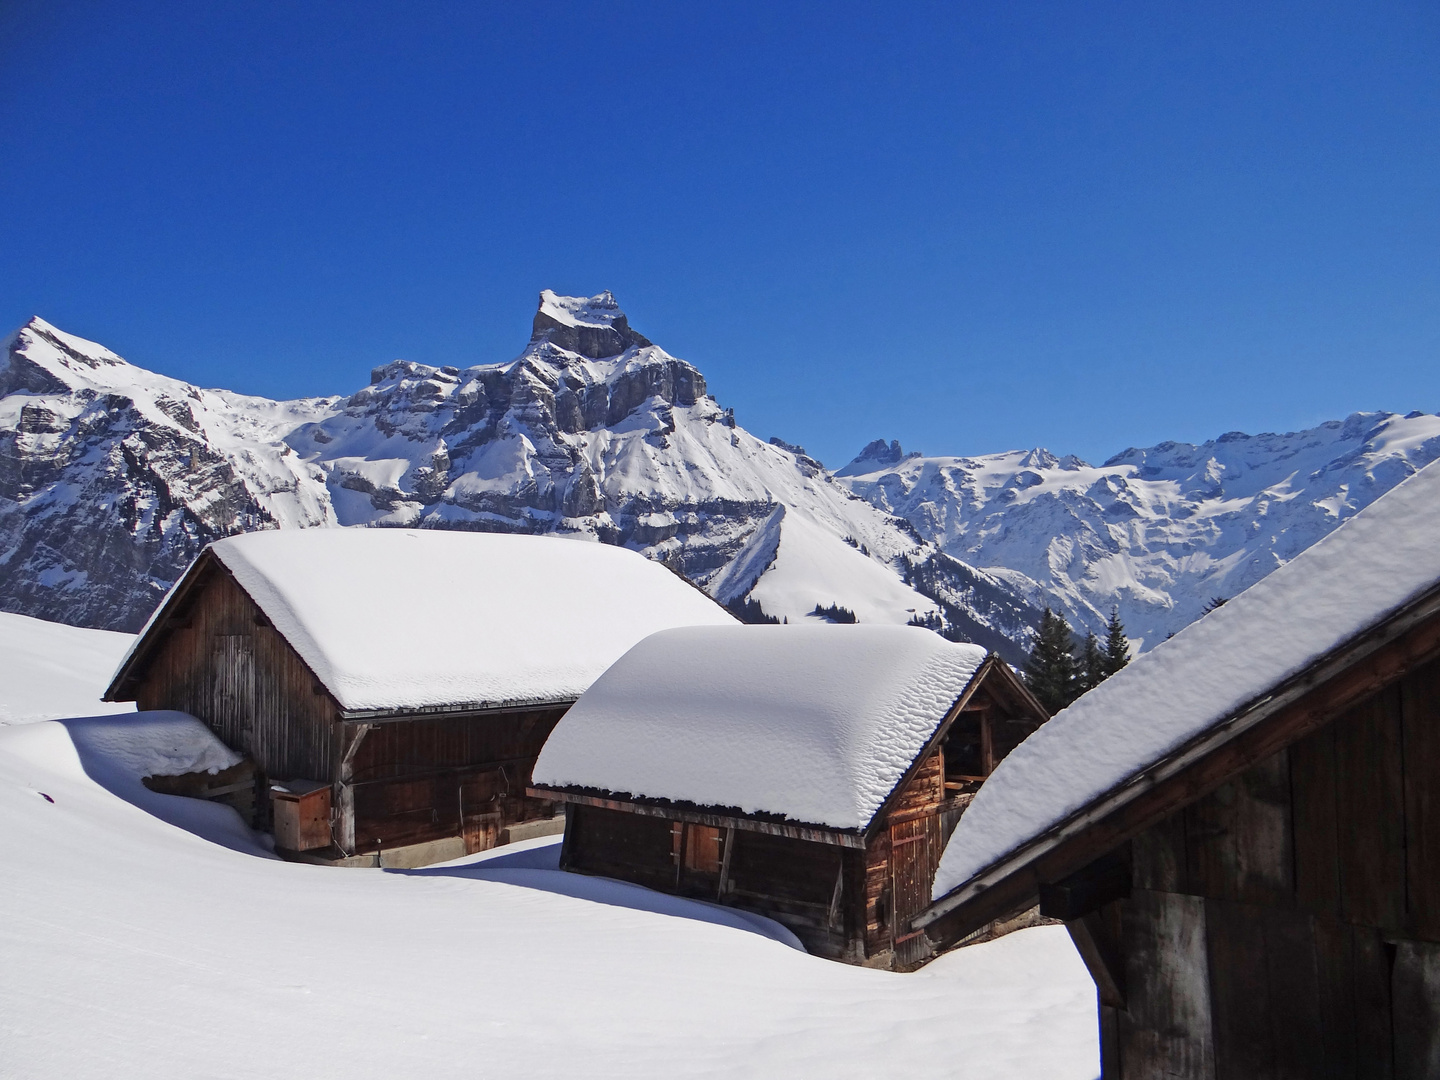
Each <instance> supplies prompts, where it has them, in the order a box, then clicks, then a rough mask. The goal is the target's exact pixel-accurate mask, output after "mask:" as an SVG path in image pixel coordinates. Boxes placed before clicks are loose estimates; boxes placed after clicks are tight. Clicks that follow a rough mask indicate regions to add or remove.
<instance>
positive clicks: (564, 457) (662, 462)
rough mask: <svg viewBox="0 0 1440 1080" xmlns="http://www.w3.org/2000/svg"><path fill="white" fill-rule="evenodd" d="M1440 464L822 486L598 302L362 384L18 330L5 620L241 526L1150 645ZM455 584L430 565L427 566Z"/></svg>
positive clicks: (1410, 439) (978, 462)
mask: <svg viewBox="0 0 1440 1080" xmlns="http://www.w3.org/2000/svg"><path fill="white" fill-rule="evenodd" d="M1436 456H1440V418H1437V417H1435V416H1428V415H1422V414H1411V415H1410V416H1405V417H1401V416H1396V415H1391V414H1384V413H1357V414H1356V415H1355V416H1352V417H1351V418H1350V419H1349V420H1347V421H1344V422H1343V423H1342V422H1336V423H1331V424H1324V425H1321V426H1320V427H1318V428H1315V429H1313V430H1311V431H1303V432H1296V433H1293V434H1289V435H1259V436H1253V437H1252V436H1246V435H1240V434H1238V433H1232V434H1230V435H1225V436H1222V437H1221V438H1219V439H1217V440H1215V441H1213V442H1210V443H1206V444H1204V445H1202V446H1190V445H1188V444H1178V443H1162V444H1161V445H1160V446H1157V447H1152V448H1150V449H1147V450H1127V451H1125V452H1124V453H1122V454H1119V455H1117V456H1116V457H1115V458H1112V459H1111V460H1110V461H1108V462H1106V464H1105V465H1103V466H1100V467H1093V466H1090V465H1087V464H1086V463H1085V462H1083V461H1080V460H1078V459H1076V458H1073V457H1067V458H1056V457H1054V456H1053V455H1051V454H1050V453H1048V452H1047V451H1045V450H1038V449H1037V450H1030V451H1024V452H1021V451H1014V452H1010V453H1004V454H994V455H988V456H985V457H976V458H926V457H920V456H918V455H914V454H912V455H906V454H905V453H904V452H903V451H902V450H901V448H900V445H899V444H898V443H894V442H892V443H885V442H876V443H872V444H871V445H870V446H868V447H866V448H865V450H864V451H863V452H862V453H861V455H860V456H859V457H857V458H856V459H855V461H852V462H851V463H850V464H849V465H847V466H846V467H845V468H843V469H841V470H839V472H838V473H830V472H828V471H826V470H825V469H824V468H823V467H822V466H821V465H820V463H819V462H817V461H815V460H814V459H813V458H811V457H809V456H807V455H806V454H805V452H804V451H803V450H802V449H801V448H800V447H797V446H792V445H790V444H788V443H785V442H783V441H782V440H779V439H771V440H770V441H769V442H765V441H762V440H761V439H759V438H757V437H756V436H754V435H752V434H750V433H749V432H748V431H746V430H745V429H744V428H743V427H741V426H739V425H738V424H737V423H736V422H735V417H734V415H733V413H732V412H731V411H729V410H727V409H723V408H722V407H721V406H720V405H719V404H718V403H717V402H716V401H715V399H714V398H713V397H711V396H710V395H709V394H708V393H707V392H706V385H705V378H704V376H703V375H701V373H700V372H699V371H697V370H696V369H695V368H694V367H693V366H691V365H690V364H688V363H687V362H685V361H684V360H680V359H677V358H676V357H674V356H671V355H670V354H669V353H667V352H665V351H664V350H663V349H662V348H660V347H658V346H656V345H654V344H652V343H651V342H650V341H649V340H648V339H647V338H645V337H643V336H641V335H640V334H639V333H637V332H636V331H635V330H634V329H632V328H631V327H630V325H629V322H628V320H627V319H626V317H625V315H624V313H623V312H622V311H621V310H620V308H619V307H618V305H617V304H616V303H615V299H614V297H613V296H611V295H610V294H609V293H601V294H600V295H598V296H593V297H590V298H588V299H587V298H580V297H565V296H558V295H556V294H555V293H552V292H549V291H546V292H544V293H542V294H541V295H540V303H539V307H538V310H537V311H536V314H535V319H534V329H533V333H532V335H531V338H530V341H529V343H528V344H527V345H526V346H525V348H524V349H523V351H522V352H521V353H520V355H519V356H518V357H516V358H515V359H514V360H511V361H509V362H507V363H499V364H481V365H478V366H475V367H469V368H464V369H461V368H455V367H439V368H436V367H429V366H426V365H424V364H418V363H412V362H409V361H404V360H397V361H394V362H393V363H390V364H387V365H385V366H383V367H380V368H376V369H375V370H374V371H372V372H371V376H370V385H369V386H366V387H365V388H364V389H362V390H360V391H358V392H356V393H354V394H352V395H350V396H349V397H327V398H307V399H302V400H297V401H282V402H277V401H270V400H267V399H265V398H257V397H247V396H244V395H240V394H234V393H230V392H227V391H223V390H202V389H200V388H198V387H195V386H191V385H189V384H188V383H184V382H181V381H179V380H176V379H171V378H167V377H165V376H162V375H158V374H155V373H154V372H150V371H147V370H145V369H144V368H141V367H137V366H135V365H133V364H130V363H127V362H126V361H125V360H123V359H121V358H120V357H119V356H116V355H115V354H114V353H113V352H111V351H110V350H108V349H106V348H104V347H103V346H101V345H97V344H95V343H94V342H90V341H85V340H84V339H82V338H77V337H74V336H72V335H69V334H66V333H63V332H61V331H60V330H57V329H56V328H55V327H53V326H51V325H50V324H48V323H46V322H44V321H43V320H41V319H38V318H37V319H34V320H32V321H31V322H30V323H28V324H27V325H26V326H25V327H23V328H22V329H21V330H20V331H18V332H17V333H16V334H15V335H14V336H13V337H12V338H11V339H10V341H9V342H8V343H7V345H6V347H5V352H4V356H3V365H0V610H6V611H13V612H20V613H23V614H28V615H35V616H39V617H42V618H46V619H50V620H54V621H59V622H68V623H73V624H77V625H83V626H92V627H103V628H107V629H119V630H134V629H137V628H138V627H139V626H140V625H141V623H143V621H144V619H145V617H146V616H147V615H148V614H149V612H150V611H151V610H152V609H153V607H154V606H155V604H156V603H157V602H158V601H159V599H160V598H161V597H162V596H163V594H164V592H165V590H166V589H168V588H169V586H170V585H171V583H173V582H174V581H175V580H176V578H177V577H178V576H179V574H180V572H181V571H182V570H183V569H184V568H185V566H186V565H187V564H188V563H189V561H190V560H191V559H192V558H193V557H194V556H195V554H196V553H197V552H198V551H199V550H200V549H201V548H202V547H203V546H204V545H205V544H207V543H209V542H210V541H212V540H214V539H217V538H219V537H222V536H228V535H232V534H234V533H238V532H244V531H248V530H253V529H267V528H309V527H317V526H320V527H327V526H328V527H334V526H408V527H420V528H458V529H485V530H496V531H507V532H535V533H539V532H571V533H577V534H581V535H587V536H591V537H593V538H595V539H597V540H600V541H603V542H606V543H614V544H624V545H627V546H629V547H632V548H635V549H637V550H640V551H642V552H644V553H645V554H646V555H648V556H650V557H651V558H654V559H657V560H660V561H662V562H664V563H665V564H667V565H668V566H670V567H671V568H672V569H674V570H675V571H676V572H678V573H680V574H683V575H684V576H685V577H687V578H688V579H689V580H690V581H692V582H694V583H695V584H696V585H698V586H699V587H701V588H703V589H705V590H706V591H707V592H709V593H710V594H711V595H712V596H714V597H716V598H717V599H718V600H720V601H721V602H722V603H735V602H738V601H742V600H748V601H751V602H753V603H752V605H751V609H750V610H751V614H752V615H753V614H754V613H755V610H756V609H755V608H754V604H758V606H759V610H762V611H763V612H764V613H766V614H767V615H773V616H775V617H778V618H788V619H789V620H790V621H792V622H793V621H796V620H799V619H804V618H807V617H813V616H810V615H809V613H810V612H811V611H813V609H814V608H815V606H816V605H817V604H819V605H825V606H828V605H831V604H838V605H840V606H842V607H846V608H849V609H850V610H852V611H854V612H855V613H856V615H857V616H858V617H859V618H860V620H861V621H864V622H877V621H879V622H905V621H908V620H910V619H912V618H919V619H922V620H925V621H927V622H929V623H930V624H931V625H935V626H937V627H948V628H949V629H950V630H951V631H952V632H954V633H957V634H958V635H960V636H963V637H965V638H967V639H969V640H972V641H976V642H978V643H980V644H983V645H987V646H989V647H992V648H999V649H1001V650H1002V651H1003V652H1005V653H1006V654H1007V655H1008V656H1009V657H1010V658H1012V659H1016V658H1018V656H1019V655H1020V652H1021V648H1022V646H1023V644H1024V643H1026V642H1028V639H1029V635H1030V632H1031V627H1032V626H1033V625H1034V623H1035V621H1036V619H1037V618H1038V615H1039V609H1040V607H1042V606H1044V605H1045V604H1051V605H1058V606H1059V607H1062V608H1064V609H1065V610H1066V611H1067V612H1068V613H1069V614H1070V616H1071V617H1072V619H1073V620H1074V621H1075V622H1076V623H1077V624H1078V625H1079V626H1082V627H1089V628H1095V629H1098V627H1099V625H1100V622H1101V621H1102V620H1103V618H1104V616H1105V615H1107V614H1108V612H1109V610H1110V605H1111V604H1112V603H1118V604H1119V606H1120V611H1121V616H1122V618H1123V619H1124V621H1125V623H1126V626H1127V628H1128V629H1129V630H1130V632H1131V633H1132V635H1134V636H1136V637H1137V638H1140V639H1142V641H1143V642H1144V643H1148V644H1153V643H1154V642H1155V641H1157V640H1160V639H1161V638H1163V637H1164V635H1165V634H1166V633H1168V632H1170V631H1173V630H1177V629H1179V628H1180V627H1181V626H1184V625H1185V624H1186V623H1188V622H1190V621H1191V620H1192V619H1194V618H1196V617H1197V616H1198V615H1199V614H1200V610H1201V607H1202V605H1203V604H1204V603H1205V602H1206V601H1207V600H1209V599H1210V598H1211V597H1212V596H1231V595H1234V594H1235V593H1236V592H1238V591H1239V590H1240V589H1242V588H1244V587H1245V586H1246V585H1249V584H1251V583H1252V582H1254V581H1256V580H1258V579H1259V578H1260V577H1262V576H1263V575H1264V574H1265V573H1268V572H1269V570H1271V569H1274V567H1276V566H1278V565H1280V563H1282V562H1283V561H1285V560H1287V559H1289V558H1290V557H1292V556H1293V555H1294V554H1295V553H1296V552H1298V551H1300V550H1302V549H1303V548H1304V547H1306V546H1307V545H1309V544H1311V543H1313V542H1314V541H1315V540H1317V539H1318V538H1319V537H1320V536H1323V535H1324V534H1325V533H1326V532H1327V531H1329V529H1331V528H1333V527H1334V526H1335V525H1336V524H1338V523H1339V522H1340V521H1341V520H1343V519H1344V518H1345V517H1347V516H1349V515H1350V514H1352V513H1354V512H1355V511H1356V510H1358V509H1360V508H1361V507H1363V506H1365V505H1367V504H1368V503H1369V502H1370V501H1371V500H1373V499H1374V498H1376V497H1377V496H1378V495H1380V494H1382V493H1383V492H1384V491H1386V490H1388V489H1389V488H1390V487H1391V486H1393V485H1394V484H1396V483H1398V482H1399V481H1400V480H1401V479H1403V478H1404V477H1405V476H1407V475H1409V474H1410V473H1411V472H1413V471H1414V470H1415V469H1417V468H1419V467H1420V466H1422V465H1424V464H1426V463H1428V462H1429V461H1430V460H1432V459H1433V458H1435V457H1436ZM437 583H439V584H437V587H443V576H437Z"/></svg>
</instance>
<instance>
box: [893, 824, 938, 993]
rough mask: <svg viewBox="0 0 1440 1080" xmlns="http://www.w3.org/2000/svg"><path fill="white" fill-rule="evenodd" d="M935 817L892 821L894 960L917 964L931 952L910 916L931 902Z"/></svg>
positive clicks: (901, 963)
mask: <svg viewBox="0 0 1440 1080" xmlns="http://www.w3.org/2000/svg"><path fill="white" fill-rule="evenodd" d="M937 820H938V819H936V818H934V817H919V818H912V819H910V820H909V821H897V822H892V823H891V825H890V898H891V899H890V912H891V914H890V934H891V940H892V941H893V942H894V948H895V964H896V966H897V967H901V968H905V967H909V966H911V965H912V964H918V963H919V962H920V961H922V960H924V959H925V958H926V957H927V956H928V955H929V953H930V947H929V945H928V944H927V942H926V941H925V933H924V931H921V930H909V929H907V927H908V925H909V922H910V919H911V918H913V917H914V916H916V915H918V914H920V912H922V911H924V910H925V908H926V907H927V906H928V905H929V903H930V881H931V878H932V877H934V873H935V871H934V867H933V865H932V855H933V853H932V852H931V847H932V836H931V833H932V831H933V830H932V828H931V825H932V824H933V823H935V822H937Z"/></svg>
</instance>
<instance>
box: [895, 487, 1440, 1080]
mask: <svg viewBox="0 0 1440 1080" xmlns="http://www.w3.org/2000/svg"><path fill="white" fill-rule="evenodd" d="M936 892H937V894H939V899H938V900H937V901H936V902H935V903H934V904H933V905H932V906H931V907H930V908H928V909H927V910H926V911H925V912H924V913H923V914H921V915H920V916H919V917H917V918H916V919H915V920H914V921H913V922H912V924H911V925H912V927H913V928H914V929H923V931H924V933H925V934H926V936H927V937H928V938H929V939H930V941H931V942H932V944H933V945H934V947H936V948H944V947H946V946H948V945H950V944H952V943H955V942H957V941H963V940H964V939H965V937H966V935H969V934H972V933H974V932H976V931H977V930H979V929H981V928H983V927H984V926H985V925H986V924H987V923H989V922H990V920H993V919H996V918H1001V917H1004V916H1006V915H1007V914H1009V913H1010V912H1013V911H1015V910H1018V909H1021V908H1024V907H1025V906H1027V905H1030V904H1033V903H1035V901H1036V899H1037V898H1038V900H1039V902H1040V905H1041V910H1042V912H1044V913H1046V914H1049V915H1052V916H1055V917H1057V918H1061V919H1064V920H1066V924H1067V926H1068V927H1069V928H1070V933H1071V935H1072V937H1073V939H1074V941H1075V944H1076V946H1077V948H1078V950H1079V952H1080V954H1081V956H1082V957H1083V958H1084V960H1085V962H1086V965H1087V966H1088V968H1089V969H1090V972H1091V974H1092V976H1093V977H1094V979H1095V983H1096V986H1097V988H1098V991H1099V994H1098V997H1099V1013H1100V1017H1099V1023H1100V1034H1101V1048H1102V1059H1103V1075H1104V1076H1105V1077H1107V1078H1110V1080H1116V1078H1122V1077H1123V1078H1124V1080H1151V1078H1155V1080H1159V1078H1160V1077H1167V1078H1168V1077H1178V1078H1190V1080H1201V1078H1204V1080H1212V1078H1214V1080H1225V1078H1230V1077H1236V1078H1241V1077H1243V1078H1247V1080H1248V1078H1258V1077H1276V1078H1278V1077H1292V1076H1293V1077H1351V1078H1358V1077H1393V1078H1396V1080H1412V1078H1413V1080H1420V1078H1422V1077H1429V1078H1434V1077H1437V1076H1440V468H1437V467H1436V466H1431V467H1429V468H1427V469H1424V470H1422V471H1421V472H1420V473H1418V474H1416V475H1415V476H1412V477H1411V478H1410V479H1408V480H1407V481H1405V482H1404V483H1402V484H1400V485H1399V486H1397V487H1396V488H1394V489H1392V490H1391V491H1390V492H1389V493H1388V494H1386V495H1385V496H1383V497H1382V498H1380V499H1379V500H1377V501H1376V502H1375V503H1373V504H1372V505H1371V506H1369V507H1368V508H1367V509H1365V510H1364V511H1362V512H1361V513H1359V514H1357V515H1356V516H1355V517H1353V518H1352V519H1351V520H1349V521H1348V522H1346V523H1345V524H1343V525H1342V526H1340V528H1338V529H1337V530H1335V531H1334V532H1333V533H1332V534H1330V535H1329V536H1328V537H1326V538H1325V539H1324V540H1322V541H1321V542H1320V543H1318V544H1316V545H1315V546H1314V547H1312V548H1310V549H1309V550H1307V551H1305V552H1303V553H1302V554H1301V555H1299V556H1298V557H1296V558H1295V559H1294V560H1293V561H1291V562H1290V563H1289V564H1288V565H1286V566H1284V567H1281V568H1280V569H1278V570H1276V571H1274V572H1273V573H1272V574H1271V575H1270V576H1268V577H1266V578H1265V579H1263V580H1262V581H1260V582H1259V583H1258V584H1256V585H1254V586H1252V587H1251V588H1250V589H1248V590H1247V591H1246V592H1244V593H1242V594H1240V595H1239V596H1238V597H1235V598H1234V599H1232V600H1231V601H1230V602H1229V603H1228V604H1226V605H1225V606H1224V607H1222V608H1220V609H1218V610H1216V611H1214V612H1212V613H1211V614H1209V615H1207V616H1206V617H1205V618H1204V619H1202V620H1201V621H1199V622H1197V623H1196V624H1194V625H1193V626H1191V627H1189V628H1187V629H1186V630H1184V631H1183V632H1182V633H1180V634H1178V635H1176V637H1175V638H1174V639H1172V640H1170V641H1167V642H1165V643H1163V644H1161V645H1160V646H1158V647H1157V648H1156V649H1155V650H1153V651H1152V652H1150V653H1148V654H1145V655H1143V656H1141V657H1140V658H1139V659H1137V660H1136V661H1134V662H1133V663H1131V664H1130V666H1129V667H1127V668H1126V669H1125V670H1124V671H1122V672H1120V673H1119V674H1118V675H1115V676H1113V677H1112V678H1111V679H1109V680H1108V681H1107V682H1106V683H1104V684H1103V685H1101V686H1100V687H1098V688H1097V689H1095V690H1093V691H1091V692H1090V693H1089V694H1087V695H1085V696H1084V697H1083V698H1081V699H1080V700H1079V701H1078V702H1077V703H1076V704H1075V705H1073V706H1071V707H1070V708H1069V709H1067V710H1065V711H1063V712H1061V713H1059V714H1058V715H1057V716H1056V717H1055V719H1054V720H1053V721H1052V722H1051V723H1049V724H1047V725H1046V726H1045V728H1044V729H1043V730H1042V731H1040V732H1038V733H1037V734H1036V735H1035V736H1034V737H1033V738H1031V739H1030V740H1028V741H1027V742H1026V743H1025V744H1024V745H1022V746H1021V747H1019V748H1018V749H1017V750H1016V752H1015V753H1014V754H1012V755H1011V757H1010V758H1009V759H1008V760H1007V761H1006V763H1005V764H1004V765H1003V766H1001V768H1000V769H999V770H998V772H997V773H996V775H995V776H994V777H993V778H992V780H991V782H990V783H989V784H987V785H986V787H985V789H984V791H983V792H981V794H980V795H979V797H977V799H976V800H975V803H974V805H973V807H972V808H971V810H970V812H969V813H968V814H967V816H966V818H965V819H964V820H963V821H962V822H961V824H960V826H959V828H958V829H957V830H956V832H955V834H954V836H953V837H952V839H951V841H950V845H949V847H948V848H947V850H946V852H945V855H944V857H943V859H942V863H941V869H940V872H939V874H938V875H937V882H936Z"/></svg>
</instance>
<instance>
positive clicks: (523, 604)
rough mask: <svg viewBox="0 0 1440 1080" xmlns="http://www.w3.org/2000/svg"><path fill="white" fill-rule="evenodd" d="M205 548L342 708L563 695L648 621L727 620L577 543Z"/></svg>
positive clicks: (628, 560) (439, 541) (269, 543)
mask: <svg viewBox="0 0 1440 1080" xmlns="http://www.w3.org/2000/svg"><path fill="white" fill-rule="evenodd" d="M209 550H210V551H212V552H214V554H215V556H216V557H217V558H218V559H219V560H220V561H221V562H222V563H223V564H224V565H225V567H226V569H228V570H229V571H230V573H231V574H232V575H233V576H234V577H235V580H236V581H237V582H239V584H240V585H241V587H243V588H244V589H245V591H246V592H247V593H249V594H250V596H251V598H252V599H253V600H254V601H255V603H256V604H258V605H259V607H260V610H261V611H263V612H264V613H265V615H266V616H267V617H268V618H269V619H270V621H271V622H272V623H274V625H275V629H276V630H278V631H279V632H280V633H281V634H282V635H283V636H284V637H285V639H286V640H287V641H288V642H289V643H290V644H291V646H292V647H293V648H294V649H295V651H296V652H298V653H299V654H300V656H301V658H302V659H303V660H304V661H305V662H306V663H307V664H308V665H309V666H310V668H311V670H312V671H314V673H315V675H316V676H317V677H318V678H319V679H320V681H321V682H322V683H323V684H324V685H325V688H326V689H327V690H329V691H330V693H331V694H333V695H334V697H335V699H336V700H337V701H338V702H339V703H340V706H341V707H342V708H344V709H346V710H355V711H363V710H371V709H416V708H426V707H433V706H443V705H476V706H500V705H511V704H524V703H530V702H541V701H563V700H570V699H573V698H576V697H578V696H579V695H580V694H581V693H582V692H583V691H584V690H585V688H586V687H588V686H589V685H590V684H591V683H592V682H594V681H595V679H596V678H597V677H598V676H599V675H600V673H601V672H602V671H604V670H605V669H606V668H607V667H609V666H610V665H611V664H612V663H613V662H614V661H615V660H616V659H618V658H619V657H620V656H621V654H623V653H624V652H625V650H626V649H628V648H630V646H631V645H633V644H635V642H637V641H639V640H640V639H641V638H643V637H645V636H647V635H649V634H652V633H654V632H655V631H657V630H663V629H668V628H670V627H674V626H688V625H692V624H695V625H710V626H720V625H727V624H734V623H735V620H734V618H733V617H732V616H731V615H730V614H729V613H728V612H726V611H725V610H724V609H723V608H721V607H720V606H719V605H718V604H716V603H715V602H714V601H712V600H710V599H709V598H708V597H707V596H705V595H704V594H703V593H701V592H699V591H698V590H697V589H695V588H694V587H693V586H691V585H689V584H687V583H686V582H685V581H683V580H681V579H680V578H678V577H677V576H676V575H674V574H673V573H671V572H670V571H669V570H667V569H666V568H665V567H663V566H660V565H659V564H657V563H654V562H651V561H650V560H648V559H646V558H645V557H644V556H642V555H639V554H636V553H635V552H633V551H628V550H625V549H624V548H618V547H612V546H609V545H605V544H598V543H594V542H588V541H584V540H573V539H562V538H559V537H545V536H511V535H498V534H494V533H474V532H442V531H432V530H411V529H287V530H272V531H268V532H257V533H249V534H246V535H244V536H234V537H230V538H229V539H226V540H220V541H218V542H216V543H215V544H212V545H211V547H210V548H209ZM163 609H164V605H162V608H161V610H163ZM157 615H158V613H157ZM152 621H153V620H152ZM147 636H148V627H147V630H146V631H145V632H142V634H141V640H142V641H143V640H144V639H145V638H146V637H147ZM127 659H128V658H127ZM121 666H122V670H123V668H124V664H123V663H122V665H121Z"/></svg>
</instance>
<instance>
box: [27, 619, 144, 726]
mask: <svg viewBox="0 0 1440 1080" xmlns="http://www.w3.org/2000/svg"><path fill="white" fill-rule="evenodd" d="M134 640H135V636H134V635H133V634H116V633H113V632H111V631H109V630H85V629H82V628H81V627H78V626H63V625H61V624H60V623H52V622H45V621H44V620H43V619H32V618H30V617H29V616H26V615H14V614H11V613H10V612H0V726H4V725H5V724H22V723H25V722H27V721H31V720H52V719H55V718H57V717H62V716H83V715H86V714H89V713H101V712H134V711H135V706H134V705H133V704H131V703H130V702H120V703H110V704H106V703H104V702H102V701H101V700H100V695H101V694H103V693H104V692H105V687H106V686H107V685H108V684H109V682H110V676H111V675H113V674H115V665H116V664H118V663H119V662H120V658H121V657H122V656H124V655H125V652H126V650H127V649H129V648H130V643H131V642H132V641H134Z"/></svg>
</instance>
